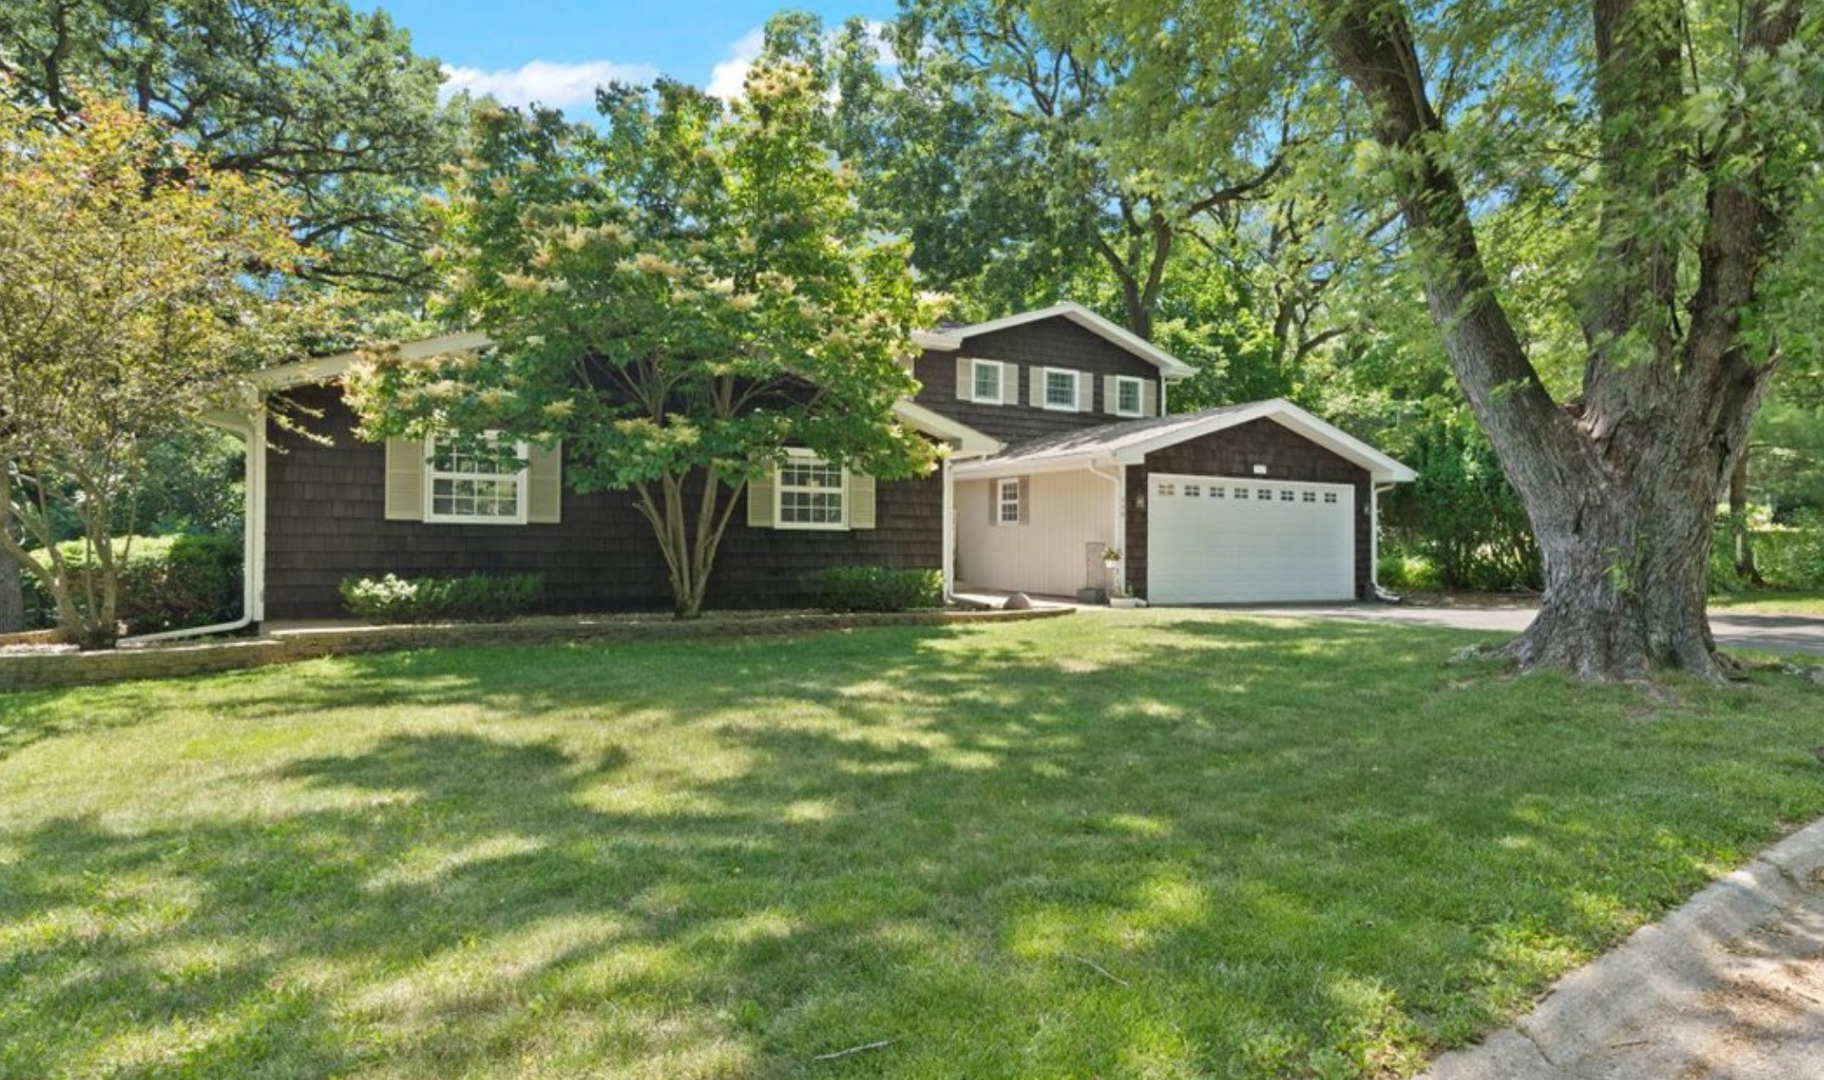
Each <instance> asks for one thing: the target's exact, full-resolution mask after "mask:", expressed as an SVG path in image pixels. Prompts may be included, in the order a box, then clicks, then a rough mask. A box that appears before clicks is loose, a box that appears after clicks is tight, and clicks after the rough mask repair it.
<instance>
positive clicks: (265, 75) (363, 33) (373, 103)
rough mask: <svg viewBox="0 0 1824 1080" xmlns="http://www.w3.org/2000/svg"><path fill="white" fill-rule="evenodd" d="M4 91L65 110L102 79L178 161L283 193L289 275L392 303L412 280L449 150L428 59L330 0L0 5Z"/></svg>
mask: <svg viewBox="0 0 1824 1080" xmlns="http://www.w3.org/2000/svg"><path fill="white" fill-rule="evenodd" d="M0 74H5V75H9V76H10V77H11V81H10V84H8V86H7V92H8V93H9V94H11V95H12V96H14V97H15V98H17V99H20V100H23V101H26V102H29V103H32V104H36V105H41V106H44V107H46V108H48V109H49V110H50V111H51V112H52V114H53V115H54V116H57V117H58V118H59V119H63V120H68V119H69V118H70V117H72V116H73V115H74V114H75V112H76V111H77V110H79V109H81V108H82V107H83V102H84V100H85V98H86V97H87V96H88V95H87V94H86V93H85V92H84V91H83V90H82V86H83V85H84V83H85V81H86V82H87V83H93V82H94V81H95V80H96V79H98V78H99V79H102V80H105V83H106V85H107V86H108V87H109V88H110V89H113V90H116V91H118V92H120V93H121V94H122V96H123V98H124V99H125V100H126V101H128V102H129V103H130V104H131V105H132V107H133V108H135V109H136V110H138V111H140V112H142V113H144V114H146V115H147V116H152V117H156V118H158V119H159V120H161V121H163V122H165V123H167V124H169V125H171V126H172V127H174V128H176V129H177V130H179V131H181V132H182V133H183V134H184V136H185V138H186V139H188V140H189V141H190V142H191V145H192V146H193V147H194V149H195V151H196V152H195V155H194V157H193V159H192V160H194V161H196V162H198V163H200V164H203V165H206V166H207V167H208V168H209V170H210V172H211V173H212V174H213V175H218V176H219V175H222V174H225V173H235V174H238V175H241V176H245V177H250V178H257V179H260V180H263V181H268V182H271V183H273V184H276V185H278V186H280V187H282V188H284V189H285V190H287V191H288V192H290V193H291V194H292V195H293V196H294V202H293V205H294V207H295V211H294V213H295V215H296V216H295V218H294V225H295V227H296V229H297V233H298V237H299V239H300V240H302V241H303V242H304V244H305V245H306V246H307V247H309V248H310V257H309V258H308V259H306V260H304V261H303V262H301V263H300V264H299V271H300V273H302V274H304V275H305V276H306V277H308V278H310V279H311V280H315V281H322V282H328V283H333V284H335V285H338V286H340V287H342V288H344V289H347V290H353V291H355V292H357V293H360V294H366V295H372V296H375V297H378V298H380V299H381V300H383V301H392V300H395V299H396V298H398V297H399V296H400V294H402V293H403V294H406V295H407V296H408V297H410V296H415V295H417V294H420V293H422V292H423V291H424V289H425V288H426V287H427V285H428V277H427V270H426V268H425V266H424V264H423V261H422V259H421V258H420V252H421V251H422V250H423V248H424V247H425V246H427V244H428V239H427V225H428V219H427V215H426V211H425V208H424V206H423V194H424V192H426V191H427V190H430V189H431V188H432V187H434V185H435V183H436V180H437V170H438V168H439V166H440V165H442V164H443V163H445V162H447V161H449V160H452V159H453V158H454V156H455V150H454V147H455V137H456V135H457V134H458V132H459V131H460V124H459V122H458V121H459V119H460V117H459V115H450V114H447V113H446V111H445V110H442V109H440V108H439V106H438V103H437V87H438V85H439V83H441V82H442V79H443V76H442V73H441V71H440V69H439V66H438V64H437V62H436V61H435V60H433V59H430V58H427V57H421V56H416V55H414V54H413V53H412V49H411V40H410V37H409V35H408V34H407V33H406V32H405V31H404V30H402V29H400V28H398V27H396V26H394V25H393V23H392V21H391V20H390V19H389V18H388V17H387V15H386V14H385V13H384V12H373V13H357V12H354V11H352V10H350V9H349V7H348V5H347V4H346V3H344V2H343V0H8V2H7V3H6V4H3V5H0Z"/></svg>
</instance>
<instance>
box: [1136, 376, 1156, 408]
mask: <svg viewBox="0 0 1824 1080" xmlns="http://www.w3.org/2000/svg"><path fill="white" fill-rule="evenodd" d="M1158 412H1159V384H1158V383H1157V382H1155V381H1153V380H1152V379H1148V380H1146V381H1145V382H1143V383H1141V384H1140V415H1141V416H1155V415H1157V414H1158Z"/></svg>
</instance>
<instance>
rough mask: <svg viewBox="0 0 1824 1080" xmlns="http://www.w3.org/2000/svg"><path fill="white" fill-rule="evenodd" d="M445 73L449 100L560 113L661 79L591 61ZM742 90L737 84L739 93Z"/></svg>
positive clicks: (644, 69) (653, 71)
mask: <svg viewBox="0 0 1824 1080" xmlns="http://www.w3.org/2000/svg"><path fill="white" fill-rule="evenodd" d="M743 40H745V39H743ZM757 54H758V50H756V55H757ZM443 73H444V76H445V81H444V84H443V89H442V95H443V97H444V98H445V99H446V100H447V99H449V98H451V97H454V96H455V95H456V94H457V93H459V92H460V91H463V90H467V91H468V92H469V93H471V94H474V95H475V96H476V97H481V96H483V95H489V94H491V95H493V96H494V98H495V99H496V100H498V101H499V102H500V103H501V104H502V105H530V104H531V103H533V102H537V103H539V104H540V105H549V106H552V107H554V108H560V109H561V108H568V107H571V106H575V105H587V104H591V103H593V102H594V101H595V88H596V87H598V86H601V85H603V84H605V83H611V82H630V83H647V82H651V81H652V80H654V79H656V78H658V76H659V70H658V69H657V68H655V67H653V66H652V65H650V64H617V63H615V62H614V61H612V60H589V61H584V62H583V63H578V64H554V63H552V62H550V61H548V60H532V61H529V62H527V63H525V64H522V65H520V66H519V67H516V68H501V69H498V70H495V71H483V70H482V69H480V68H472V67H445V68H444V69H443ZM739 86H740V83H739V82H738V81H737V83H736V87H737V89H738V88H739Z"/></svg>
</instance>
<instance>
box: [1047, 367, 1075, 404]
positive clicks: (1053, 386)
mask: <svg viewBox="0 0 1824 1080" xmlns="http://www.w3.org/2000/svg"><path fill="white" fill-rule="evenodd" d="M1044 376H1045V398H1044V400H1045V407H1046V408H1047V409H1062V410H1064V411H1067V412H1076V411H1077V373H1076V372H1074V371H1070V370H1068V369H1066V368H1046V369H1045V371H1044Z"/></svg>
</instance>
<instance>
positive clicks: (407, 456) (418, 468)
mask: <svg viewBox="0 0 1824 1080" xmlns="http://www.w3.org/2000/svg"><path fill="white" fill-rule="evenodd" d="M424 458H425V454H424V440H423V439H388V440H386V520H388V521H423V520H424V473H425V465H424Z"/></svg>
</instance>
